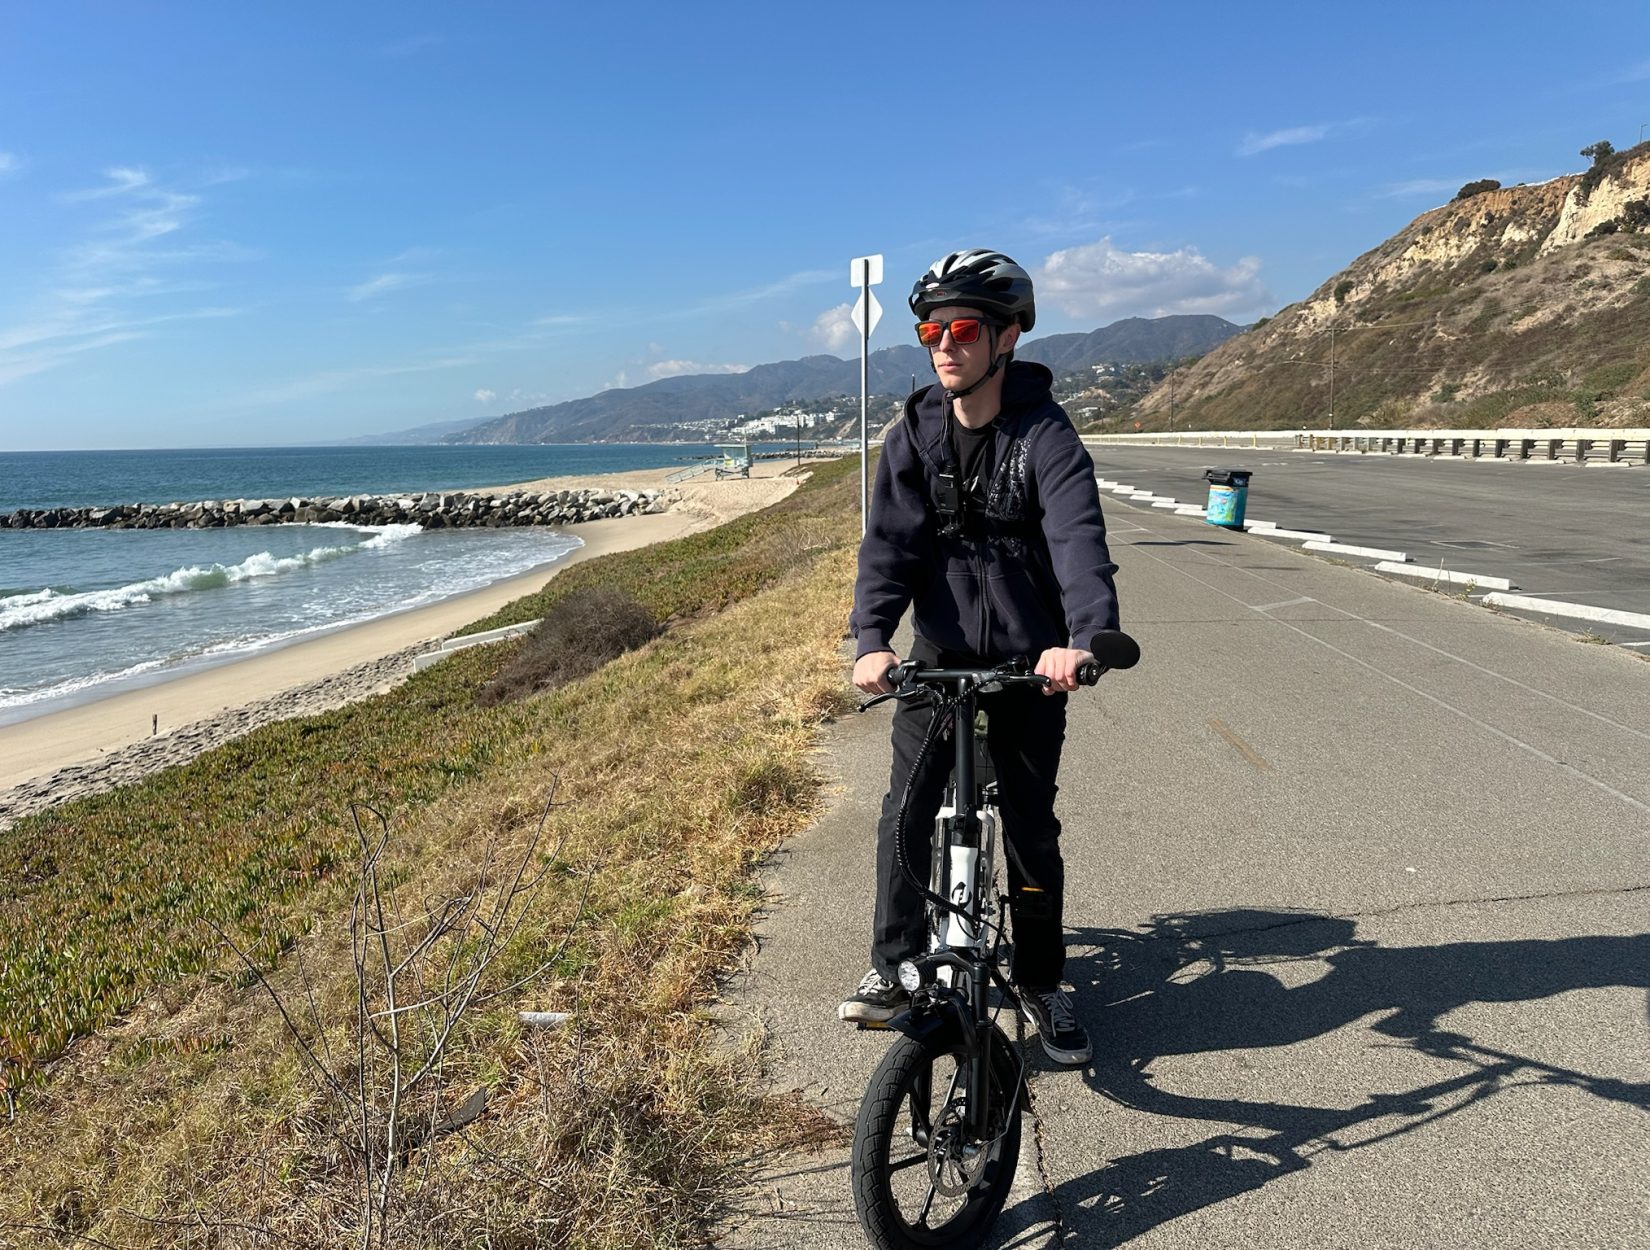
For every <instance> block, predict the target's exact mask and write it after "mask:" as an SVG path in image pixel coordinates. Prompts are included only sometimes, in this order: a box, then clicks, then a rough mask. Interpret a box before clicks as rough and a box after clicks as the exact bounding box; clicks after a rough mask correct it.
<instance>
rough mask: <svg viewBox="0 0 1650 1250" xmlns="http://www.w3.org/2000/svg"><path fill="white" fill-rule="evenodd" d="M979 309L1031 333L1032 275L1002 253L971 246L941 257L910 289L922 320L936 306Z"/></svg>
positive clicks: (1033, 307)
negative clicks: (1016, 324)
mask: <svg viewBox="0 0 1650 1250" xmlns="http://www.w3.org/2000/svg"><path fill="white" fill-rule="evenodd" d="M947 305H956V306H958V307H960V308H977V309H979V310H980V311H981V312H983V313H986V314H988V315H990V316H991V317H992V318H993V319H994V320H997V321H1000V322H1002V323H1003V324H1004V325H1010V324H1014V323H1018V324H1019V327H1020V331H1021V333H1026V332H1029V331H1030V329H1031V327H1032V325H1033V324H1034V323H1035V322H1036V320H1037V304H1036V301H1035V300H1034V299H1033V298H1032V292H1031V275H1030V274H1028V273H1027V272H1026V271H1025V270H1024V269H1022V268H1020V266H1019V265H1017V264H1015V263H1014V262H1013V261H1012V260H1010V259H1009V258H1008V257H1007V256H1004V255H1003V254H1002V253H1001V252H992V251H988V250H986V249H985V248H983V247H971V248H967V249H966V250H964V251H961V252H952V253H951V254H950V255H949V256H942V257H941V258H940V259H939V260H937V261H935V262H934V263H933V264H932V265H930V266H928V272H927V273H925V274H923V275H922V277H920V278H918V279H917V284H916V286H914V287H912V288H911V311H912V312H914V313H916V314H917V319H918V320H919V321H921V320H926V319H927V317H928V314H929V313H931V312H933V311H934V309H936V308H944V307H946V306H947Z"/></svg>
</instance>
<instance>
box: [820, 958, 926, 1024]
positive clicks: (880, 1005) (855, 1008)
mask: <svg viewBox="0 0 1650 1250" xmlns="http://www.w3.org/2000/svg"><path fill="white" fill-rule="evenodd" d="M910 1005H911V996H910V995H909V994H907V993H906V992H905V988H904V987H903V986H900V985H895V984H894V983H893V982H892V981H889V980H888V979H886V978H885V977H884V976H883V975H882V973H880V972H878V971H877V970H876V969H875V968H873V969H872V970H871V971H870V972H867V973H866V974H865V979H864V980H863V981H861V982H860V983H859V988H858V989H857V990H855V991H854V992H853V993H852V994H850V995H849V996H848V997H847V998H845V999H843V1000H842V1006H840V1007H838V1008H837V1009H836V1015H837V1019H839V1020H846V1021H847V1022H848V1023H849V1024H859V1025H864V1026H866V1027H868V1028H881V1027H882V1026H883V1025H885V1024H887V1023H888V1021H890V1020H892V1019H893V1018H894V1017H895V1016H897V1015H899V1013H900V1012H902V1011H904V1010H905V1009H906V1008H907V1007H909V1006H910Z"/></svg>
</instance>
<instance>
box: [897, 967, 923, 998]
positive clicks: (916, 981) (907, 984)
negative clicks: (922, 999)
mask: <svg viewBox="0 0 1650 1250" xmlns="http://www.w3.org/2000/svg"><path fill="white" fill-rule="evenodd" d="M899 983H900V985H901V986H902V987H903V988H904V990H905V992H906V993H907V994H915V993H916V992H917V991H918V990H920V989H921V988H922V969H921V968H919V967H917V965H916V964H915V963H913V962H912V961H911V960H909V959H906V960H902V961H901V962H900V966H899Z"/></svg>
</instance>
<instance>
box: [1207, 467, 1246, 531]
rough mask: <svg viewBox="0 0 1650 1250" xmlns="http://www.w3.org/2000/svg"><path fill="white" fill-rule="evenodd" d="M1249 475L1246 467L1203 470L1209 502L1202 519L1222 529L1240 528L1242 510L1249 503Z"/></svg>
mask: <svg viewBox="0 0 1650 1250" xmlns="http://www.w3.org/2000/svg"><path fill="white" fill-rule="evenodd" d="M1250 476H1251V473H1250V470H1248V469H1205V470H1203V477H1204V479H1205V480H1206V481H1207V482H1208V483H1209V504H1208V507H1207V508H1206V509H1205V511H1206V512H1207V515H1206V516H1205V517H1204V518H1203V519H1204V520H1205V521H1207V522H1208V523H1209V524H1210V525H1219V526H1221V527H1222V528H1224V529H1229V530H1238V529H1242V528H1243V510H1244V508H1246V507H1247V506H1248V503H1249V478H1250Z"/></svg>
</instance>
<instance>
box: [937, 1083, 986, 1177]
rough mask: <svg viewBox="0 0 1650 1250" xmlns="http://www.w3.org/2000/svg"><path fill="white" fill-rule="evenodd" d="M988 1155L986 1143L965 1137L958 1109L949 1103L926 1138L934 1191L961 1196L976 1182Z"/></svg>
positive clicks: (964, 1129) (960, 1113)
mask: <svg viewBox="0 0 1650 1250" xmlns="http://www.w3.org/2000/svg"><path fill="white" fill-rule="evenodd" d="M989 1157H990V1156H989V1154H988V1152H987V1150H986V1148H985V1146H983V1145H981V1144H980V1143H978V1142H970V1141H969V1140H968V1129H967V1127H966V1126H965V1125H964V1124H963V1121H962V1112H961V1110H960V1109H959V1108H958V1106H957V1105H956V1104H955V1103H952V1104H949V1105H948V1106H947V1107H946V1108H945V1110H944V1111H942V1112H941V1113H940V1117H939V1120H938V1122H937V1123H936V1124H935V1125H934V1130H933V1132H932V1133H931V1134H930V1136H929V1139H928V1180H929V1182H930V1183H931V1184H932V1185H933V1186H934V1189H935V1191H936V1192H938V1193H942V1194H944V1195H945V1196H946V1197H947V1198H960V1197H962V1196H963V1195H965V1194H966V1193H968V1191H969V1190H971V1189H973V1188H974V1186H975V1185H976V1184H978V1183H979V1179H980V1176H981V1174H982V1173H983V1172H984V1171H985V1164H986V1160H987V1159H988V1158H989Z"/></svg>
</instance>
